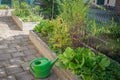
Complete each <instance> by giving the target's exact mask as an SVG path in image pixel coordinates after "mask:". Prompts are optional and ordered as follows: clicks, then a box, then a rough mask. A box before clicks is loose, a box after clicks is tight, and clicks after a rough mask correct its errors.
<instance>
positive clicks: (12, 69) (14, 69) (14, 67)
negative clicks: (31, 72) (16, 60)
mask: <svg viewBox="0 0 120 80" xmlns="http://www.w3.org/2000/svg"><path fill="white" fill-rule="evenodd" d="M6 71H7V74H8V75H10V74H14V73H15V74H16V73H19V72H22V71H23V69H22V68H21V67H20V66H18V65H10V66H8V67H7V68H6Z"/></svg>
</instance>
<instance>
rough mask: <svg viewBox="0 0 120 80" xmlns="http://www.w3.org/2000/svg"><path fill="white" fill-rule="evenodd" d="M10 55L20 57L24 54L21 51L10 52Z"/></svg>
mask: <svg viewBox="0 0 120 80" xmlns="http://www.w3.org/2000/svg"><path fill="white" fill-rule="evenodd" d="M12 56H13V57H21V56H24V53H23V52H16V53H12Z"/></svg>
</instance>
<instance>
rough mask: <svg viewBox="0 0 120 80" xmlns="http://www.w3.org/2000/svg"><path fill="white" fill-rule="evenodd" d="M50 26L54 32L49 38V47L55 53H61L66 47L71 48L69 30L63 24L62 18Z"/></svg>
mask: <svg viewBox="0 0 120 80" xmlns="http://www.w3.org/2000/svg"><path fill="white" fill-rule="evenodd" d="M52 24H53V25H54V31H53V33H52V35H51V37H50V38H49V39H50V40H49V45H51V48H52V49H53V50H55V52H57V53H61V51H64V49H65V48H66V47H68V46H71V39H70V34H69V28H68V26H67V25H66V24H65V23H64V22H63V20H62V18H57V19H56V20H53V21H52ZM56 49H57V50H56ZM60 49H61V50H60Z"/></svg>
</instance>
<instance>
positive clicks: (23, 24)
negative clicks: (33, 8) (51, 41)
mask: <svg viewBox="0 0 120 80" xmlns="http://www.w3.org/2000/svg"><path fill="white" fill-rule="evenodd" d="M12 19H13V20H14V22H15V23H16V24H17V25H18V26H19V28H20V29H21V30H33V28H34V27H35V25H37V22H23V21H22V20H21V19H20V18H19V17H17V16H14V15H12Z"/></svg>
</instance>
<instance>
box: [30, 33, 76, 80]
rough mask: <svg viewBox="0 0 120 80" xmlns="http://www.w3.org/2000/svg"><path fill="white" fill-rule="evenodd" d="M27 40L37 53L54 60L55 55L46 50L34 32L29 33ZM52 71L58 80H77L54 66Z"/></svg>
mask: <svg viewBox="0 0 120 80" xmlns="http://www.w3.org/2000/svg"><path fill="white" fill-rule="evenodd" d="M29 38H30V40H31V42H32V43H33V44H34V45H35V47H36V48H37V50H38V51H39V53H40V54H42V55H43V56H44V57H46V58H48V59H50V60H53V59H55V58H56V56H57V55H56V54H55V53H54V52H52V51H51V50H50V49H49V48H48V46H47V45H46V43H45V42H43V40H41V39H40V38H39V36H38V35H37V34H36V33H35V32H34V31H30V32H29ZM53 69H54V70H55V74H57V75H58V76H59V77H60V80H77V79H76V77H75V76H74V75H72V74H71V73H70V72H69V71H67V70H64V69H62V68H60V67H58V66H56V65H55V66H54V67H53Z"/></svg>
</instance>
